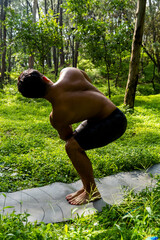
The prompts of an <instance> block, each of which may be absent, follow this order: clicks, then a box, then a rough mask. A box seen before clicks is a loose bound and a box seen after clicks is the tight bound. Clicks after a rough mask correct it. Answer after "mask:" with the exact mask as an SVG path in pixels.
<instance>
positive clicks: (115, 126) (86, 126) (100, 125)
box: [18, 67, 127, 205]
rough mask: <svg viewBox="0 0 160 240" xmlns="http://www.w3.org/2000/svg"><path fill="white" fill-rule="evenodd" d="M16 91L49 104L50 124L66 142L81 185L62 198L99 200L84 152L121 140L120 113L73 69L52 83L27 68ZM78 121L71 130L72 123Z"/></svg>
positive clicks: (123, 124) (122, 121) (123, 119)
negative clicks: (76, 125) (80, 187)
mask: <svg viewBox="0 0 160 240" xmlns="http://www.w3.org/2000/svg"><path fill="white" fill-rule="evenodd" d="M18 90H19V91H20V92H21V93H22V95H23V96H24V97H29V98H45V99H46V100H48V101H49V102H50V103H51V104H52V112H51V113H50V122H51V125H52V126H53V127H54V128H55V129H56V130H57V131H58V133H59V136H60V138H61V139H62V140H64V141H65V142H66V145H65V149H66V152H67V154H68V156H69V158H70V160H71V161H72V164H73V166H74V167H75V169H76V170H77V172H78V174H79V176H80V178H81V180H82V183H83V187H82V189H80V190H79V191H77V192H75V193H72V194H69V195H67V196H66V199H67V200H68V202H69V203H70V204H73V205H80V204H84V203H87V202H88V201H93V200H97V199H100V198H101V195H100V193H99V191H98V189H97V187H96V184H95V181H94V176H93V169H92V165H91V162H90V160H89V158H88V157H87V155H86V152H85V150H89V149H93V148H98V147H102V146H105V145H107V144H108V143H110V142H113V141H114V140H116V139H117V138H119V137H121V136H122V135H123V133H124V132H125V130H126V125H127V120H126V117H125V116H124V114H123V113H122V112H121V111H120V110H119V109H118V108H117V107H116V106H115V105H114V104H113V103H112V102H111V101H110V100H109V99H107V98H106V97H105V96H104V95H103V94H102V93H101V92H100V91H99V90H98V89H97V88H96V87H94V86H93V85H92V84H91V80H90V78H89V77H88V76H87V74H86V73H85V72H84V71H81V70H79V69H76V68H71V67H70V68H64V69H63V70H62V71H61V73H60V77H59V80H58V81H57V82H56V83H53V82H52V81H51V80H49V79H48V78H47V77H45V76H44V75H42V74H41V73H39V72H38V71H36V70H33V69H28V70H26V71H24V72H23V73H21V75H20V76H19V78H18ZM81 121H83V122H82V123H81V124H80V125H79V126H78V128H77V129H76V130H75V131H73V130H72V124H73V123H78V122H81Z"/></svg>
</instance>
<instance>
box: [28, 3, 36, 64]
mask: <svg viewBox="0 0 160 240" xmlns="http://www.w3.org/2000/svg"><path fill="white" fill-rule="evenodd" d="M37 4H38V0H33V22H34V23H35V22H36V10H37ZM33 67H34V56H33V55H31V56H30V57H29V68H33Z"/></svg>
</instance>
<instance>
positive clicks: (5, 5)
mask: <svg viewBox="0 0 160 240" xmlns="http://www.w3.org/2000/svg"><path fill="white" fill-rule="evenodd" d="M7 6H8V0H5V1H4V9H3V13H2V21H3V23H4V25H3V27H2V50H3V52H2V69H1V84H0V85H1V87H3V84H4V77H5V71H6V50H7V44H6V35H7V30H6V25H5V20H6V8H7Z"/></svg>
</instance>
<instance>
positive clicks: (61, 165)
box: [0, 84, 160, 240]
mask: <svg viewBox="0 0 160 240" xmlns="http://www.w3.org/2000/svg"><path fill="white" fill-rule="evenodd" d="M97 87H98V88H100V90H102V91H104V89H105V87H103V86H98V85H97ZM123 98H124V94H123V93H120V94H119V95H114V96H112V99H111V100H112V101H113V102H114V103H115V104H116V105H117V106H118V107H119V108H120V109H121V110H122V111H124V112H125V113H126V116H127V119H128V128H127V131H126V133H125V134H124V135H123V136H122V137H121V138H120V139H118V140H117V141H115V142H113V143H111V144H109V145H108V146H106V147H103V148H100V149H94V150H90V151H88V152H87V154H88V156H89V158H90V159H91V161H92V164H93V169H94V175H95V177H96V178H102V177H104V176H108V175H112V174H115V173H118V172H122V171H132V170H135V169H136V170H137V169H147V168H149V167H150V166H152V165H153V164H156V163H159V162H160V121H159V119H160V94H157V95H148V96H144V95H140V94H139V96H137V97H136V101H135V109H134V112H130V111H126V110H125V109H124V107H123ZM50 111H51V106H50V104H49V103H48V102H46V101H45V100H43V99H37V100H35V99H27V98H24V97H22V96H21V95H20V94H19V93H18V92H17V88H16V84H14V85H7V86H5V88H4V90H2V91H0V173H1V175H0V192H13V191H17V190H22V189H26V188H32V187H39V186H44V185H47V184H49V183H53V182H67V183H69V182H74V181H76V180H78V179H79V177H78V175H77V173H76V171H75V170H74V168H73V166H72V164H71V162H70V161H69V159H68V157H67V155H66V153H65V150H64V142H63V141H62V140H60V139H59V136H58V134H57V132H56V131H55V130H54V129H53V128H52V127H51V125H50V122H49V114H50ZM76 126H77V124H75V125H74V126H73V128H76ZM159 196H160V181H159V180H158V184H157V187H156V188H155V189H153V190H152V191H151V192H150V191H148V189H146V190H145V191H143V192H142V193H140V194H138V195H135V194H134V193H133V192H130V193H126V199H125V200H124V203H123V204H122V205H120V206H116V205H114V206H113V207H112V208H110V209H109V208H108V207H106V208H104V210H103V211H102V213H99V214H95V215H93V216H88V217H83V216H82V217H79V218H77V219H75V220H73V219H72V220H71V221H70V222H67V223H60V224H48V225H45V224H43V223H42V224H40V225H39V226H37V225H36V224H35V225H32V224H30V223H26V224H24V222H25V221H27V220H26V217H27V216H26V215H18V216H16V215H15V214H14V213H13V214H12V215H10V216H3V215H0V216H1V217H0V239H7V240H8V239H37V240H39V239H113V240H116V239H121V240H123V239H128V240H130V239H135V240H138V239H145V237H147V236H149V235H152V236H154V235H159V237H160V221H159V217H160V216H159V215H160V214H159V209H160V200H159V199H160V198H159Z"/></svg>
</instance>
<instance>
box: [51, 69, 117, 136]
mask: <svg viewBox="0 0 160 240" xmlns="http://www.w3.org/2000/svg"><path fill="white" fill-rule="evenodd" d="M50 95H51V96H50V98H51V99H52V96H53V99H52V100H51V103H52V106H53V111H52V112H51V115H50V120H51V124H52V125H53V127H54V128H56V129H57V130H58V131H59V130H60V129H63V130H64V129H65V128H66V127H67V126H69V125H71V124H73V123H78V122H80V121H83V120H87V119H90V120H93V121H96V120H99V119H103V118H105V117H107V116H109V115H110V114H111V113H112V112H113V111H114V110H115V109H116V106H115V105H114V104H113V103H112V102H111V101H110V100H109V99H107V98H106V97H105V96H104V95H103V94H102V93H101V92H100V91H99V90H98V89H97V88H96V87H94V86H93V85H92V84H91V83H90V82H89V81H88V80H87V79H86V78H85V77H84V74H83V73H82V72H81V71H80V70H78V69H76V68H65V69H63V70H62V72H61V74H60V78H59V80H58V81H57V82H56V83H55V84H54V85H53V87H52V91H50ZM60 131H61V130H60Z"/></svg>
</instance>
